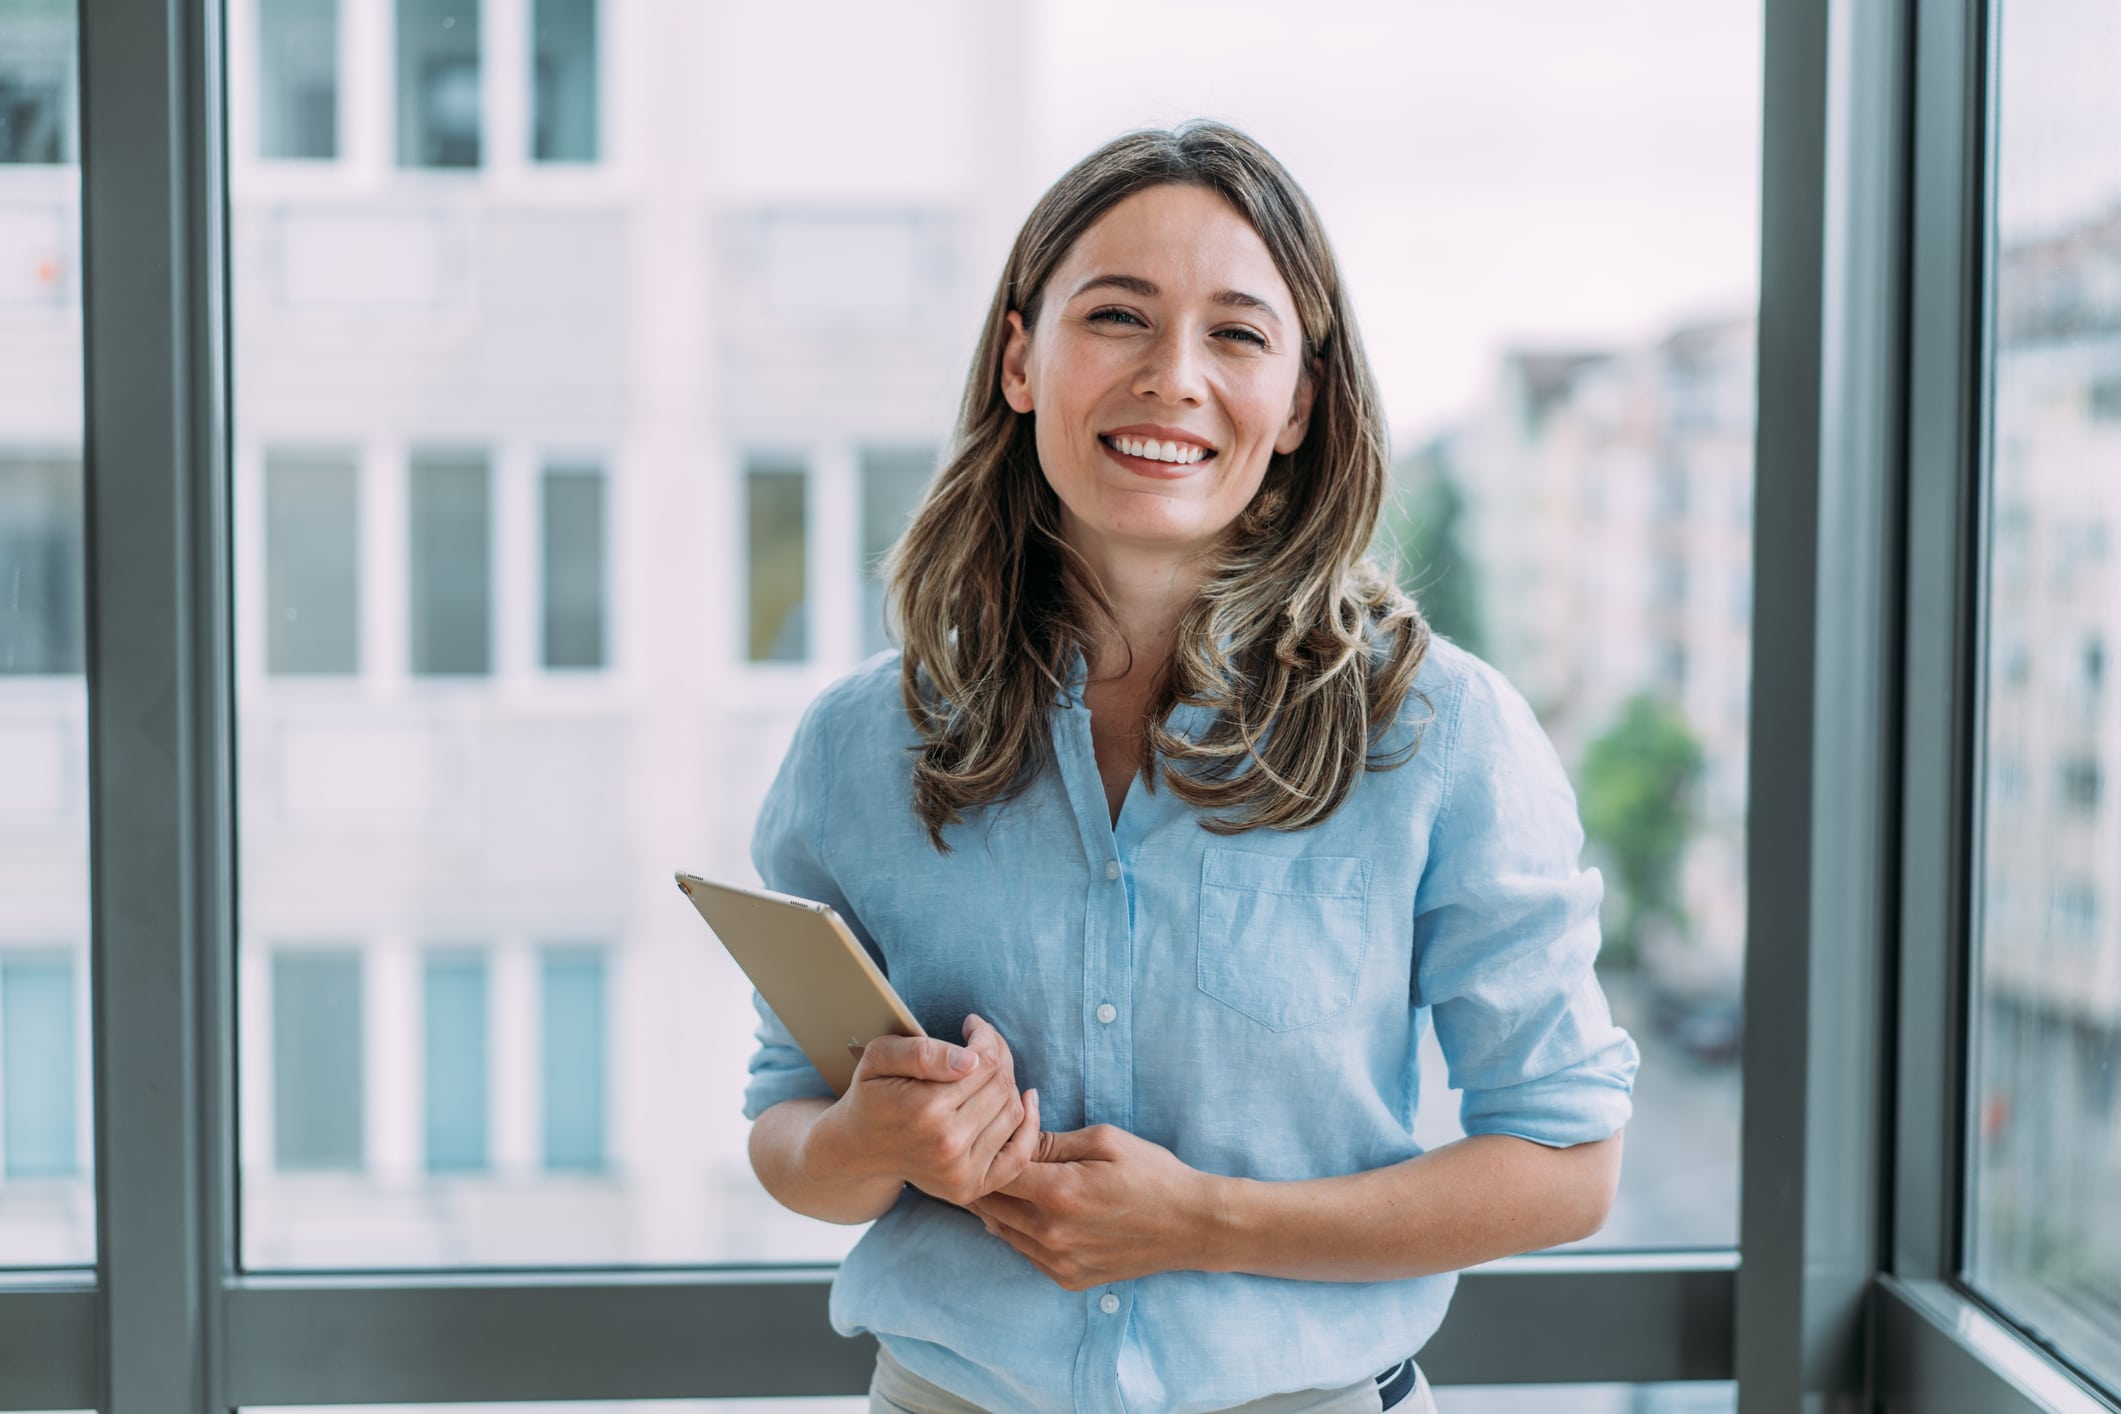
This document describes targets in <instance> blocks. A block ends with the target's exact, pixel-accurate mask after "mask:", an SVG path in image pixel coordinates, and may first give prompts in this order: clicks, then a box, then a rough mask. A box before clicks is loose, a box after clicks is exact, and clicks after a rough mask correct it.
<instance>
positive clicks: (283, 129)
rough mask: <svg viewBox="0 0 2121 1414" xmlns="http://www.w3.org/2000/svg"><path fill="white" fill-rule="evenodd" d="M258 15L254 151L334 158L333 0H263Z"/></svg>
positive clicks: (336, 67) (336, 108) (336, 92)
mask: <svg viewBox="0 0 2121 1414" xmlns="http://www.w3.org/2000/svg"><path fill="white" fill-rule="evenodd" d="M257 15H258V152H259V155H260V156H262V157H311V158H326V157H336V156H338V155H339V5H338V0H264V3H261V4H260V5H259V6H258V10H257Z"/></svg>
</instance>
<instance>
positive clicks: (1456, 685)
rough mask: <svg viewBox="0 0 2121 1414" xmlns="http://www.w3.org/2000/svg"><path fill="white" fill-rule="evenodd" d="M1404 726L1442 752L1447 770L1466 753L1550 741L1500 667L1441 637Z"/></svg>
mask: <svg viewBox="0 0 2121 1414" xmlns="http://www.w3.org/2000/svg"><path fill="white" fill-rule="evenodd" d="M1399 726H1400V728H1401V729H1402V730H1404V731H1407V732H1418V733H1420V734H1421V737H1422V749H1423V750H1429V749H1432V747H1433V749H1435V750H1436V751H1438V752H1439V753H1441V754H1442V755H1443V756H1444V757H1445V758H1446V760H1445V763H1444V764H1445V765H1446V767H1447V768H1448V767H1449V766H1451V765H1453V764H1455V758H1456V757H1458V756H1459V755H1461V754H1462V753H1464V752H1466V751H1475V752H1478V751H1489V750H1495V749H1497V748H1499V747H1501V746H1504V745H1509V744H1518V745H1522V744H1525V743H1527V742H1531V741H1535V740H1536V741H1544V740H1545V737H1546V734H1545V731H1544V729H1543V728H1541V727H1540V725H1539V719H1538V717H1537V715H1536V714H1535V713H1534V712H1533V711H1532V707H1531V704H1530V703H1529V702H1527V701H1526V700H1525V697H1524V694H1523V693H1522V692H1520V691H1518V690H1517V686H1516V684H1514V683H1512V682H1511V681H1510V680H1509V678H1508V677H1507V676H1506V675H1505V674H1504V673H1503V671H1502V670H1501V669H1500V668H1497V667H1496V666H1495V665H1494V664H1492V663H1490V662H1488V661H1487V660H1486V659H1484V658H1482V657H1481V656H1480V655H1479V654H1477V653H1474V652H1472V651H1471V650H1469V649H1466V648H1463V647H1460V646H1459V645H1458V644H1456V643H1453V642H1452V641H1451V640H1450V639H1448V638H1445V637H1443V636H1441V635H1431V637H1430V639H1429V646H1428V650H1427V652H1426V654H1425V655H1424V656H1423V658H1422V663H1421V668H1420V670H1419V671H1418V672H1416V674H1415V675H1414V684H1413V687H1412V688H1411V689H1410V690H1409V691H1408V693H1407V700H1406V702H1405V703H1404V704H1402V705H1401V707H1400V712H1399ZM1549 749H1551V748H1549Z"/></svg>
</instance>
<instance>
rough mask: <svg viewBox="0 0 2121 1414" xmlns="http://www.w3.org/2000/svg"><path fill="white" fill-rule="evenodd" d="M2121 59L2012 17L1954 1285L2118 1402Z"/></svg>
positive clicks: (2118, 22) (2065, 16) (2089, 10)
mask: <svg viewBox="0 0 2121 1414" xmlns="http://www.w3.org/2000/svg"><path fill="white" fill-rule="evenodd" d="M2116 46H2121V13H2117V12H2116V11H2115V10H2114V9H2113V8H2112V7H2110V6H2101V5H2093V4H2083V3H2064V2H2063V0H2029V3H2023V4H2012V5H2009V6H2006V7H2003V9H2002V11H2001V32H2000V39H1999V43H1998V51H1997V52H1998V56H1999V68H1998V70H1997V74H1996V95H1995V103H1996V105H1997V111H1996V127H1997V138H1996V148H1995V162H1996V169H1995V185H1994V191H1995V203H1996V206H1995V213H1994V214H1995V232H1996V235H1995V240H1996V244H1995V248H1994V251H1993V254H1992V256H1991V259H1992V262H1993V268H1992V285H1993V289H1994V292H1995V293H1994V299H1995V305H1994V309H1993V311H1992V313H1993V319H1992V328H1993V331H1994V334H1993V337H1994V346H1993V348H1992V349H1991V350H1990V358H1991V368H1992V379H1991V387H1992V397H1993V399H1994V401H1993V405H1992V406H1991V408H1990V409H1989V417H1990V429H1989V477H1988V488H1987V507H1986V515H1987V525H1986V531H1987V537H1988V565H1987V572H1986V573H1987V582H1986V585H1985V599H1984V603H1985V609H1986V614H1987V621H1988V622H1987V634H1986V637H1987V661H1986V664H1985V666H1984V669H1983V676H1984V693H1985V697H1986V701H1985V704H1984V713H1983V718H1982V728H1981V737H1980V741H1979V744H1978V745H1979V753H1980V754H1979V756H1978V758H1977V759H1978V760H1979V762H1980V774H1981V778H1982V781H1983V791H1982V813H1981V819H1980V821H1979V834H1978V838H1979V848H1980V852H1981V863H1980V868H1979V872H1978V875H1977V878H1978V882H1979V890H1980V892H1979V905H1978V912H1977V916H1978V918H1979V920H1980V921H1979V935H1978V943H1979V959H1980V961H1979V964H1978V966H1977V969H1976V973H1977V978H1976V996H1975V1006H1974V1011H1973V1023H1974V1040H1973V1045H1974V1053H1975V1060H1974V1065H1973V1074H1972V1083H1973V1085H1974V1087H1975V1093H1974V1094H1973V1095H1972V1096H1971V1097H1970V1113H1971V1116H1972V1121H1973V1122H1972V1124H1971V1125H1970V1130H1969V1132H1970V1135H1971V1153H1970V1155H1969V1162H1970V1164H1971V1168H1972V1175H1971V1183H1970V1200H1969V1204H1968V1211H1967V1229H1968V1230H1967V1263H1966V1274H1967V1276H1968V1279H1969V1280H1970V1281H1972V1282H1973V1283H1974V1284H1975V1285H1976V1286H1978V1287H1979V1288H1980V1289H1981V1290H1982V1292H1983V1294H1984V1295H1986V1296H1988V1297H1989V1298H1990V1299H1991V1300H1992V1301H1994V1302H1995V1303H1996V1304H1997V1306H1999V1307H2000V1308H2001V1309H2002V1310H2003V1311H2005V1312H2006V1313H2007V1314H2009V1315H2011V1316H2013V1317H2015V1318H2016V1319H2018V1320H2020V1321H2022V1322H2023V1323H2024V1324H2026V1325H2028V1326H2030V1327H2034V1328H2037V1330H2038V1331H2039V1333H2040V1336H2041V1338H2042V1343H2043V1344H2044V1345H2046V1346H2047V1347H2048V1348H2049V1349H2053V1350H2058V1351H2059V1352H2060V1353H2061V1354H2062V1355H2064V1356H2065V1357H2067V1358H2069V1359H2071V1360H2073V1361H2075V1362H2077V1363H2078V1364H2080V1365H2081V1366H2082V1367H2083V1368H2084V1369H2085V1370H2087V1371H2088V1372H2090V1373H2091V1374H2093V1375H2095V1376H2096V1377H2098V1378H2100V1379H2103V1380H2105V1381H2106V1382H2107V1383H2108V1384H2110V1385H2113V1386H2116V1387H2121V1222H2117V1221H2116V1220H2115V1213H2116V1209H2115V1206H2114V1195H2115V1194H2116V1193H2117V1192H2121V898H2117V896H2116V893H2115V880H2116V877H2117V876H2116V873H2115V869H2114V859H2115V853H2114V821H2115V819H2116V815H2115V801H2114V799H2113V794H2114V793H2113V792H2112V791H2111V790H2109V789H2107V782H2108V781H2109V780H2111V779H2112V778H2113V773H2114V771H2115V770H2116V768H2117V767H2121V694H2116V693H2115V692H2114V691H2113V684H2112V682H2111V681H2110V674H2109V672H2108V659H2109V654H2110V652H2111V646H2110V645H2111V644H2112V642H2113V641H2114V639H2115V636H2116V634H2117V633H2121V608H2117V606H2121V596H2117V591H2121V578H2117V576H2121V566H2117V564H2116V561H2115V549H2116V547H2115V541H2116V538H2117V536H2121V496H2117V492H2121V479H2117V477H2116V475H2115V473H2116V470H2117V469H2121V293H2117V292H2121V145H2117V139H2121V89H2116V88H2115V86H2114V84H2113V82H2112V66H2111V65H2110V64H2109V63H2107V62H2106V56H2107V55H2109V54H2111V53H2113V52H2114V51H2115V48H2116Z"/></svg>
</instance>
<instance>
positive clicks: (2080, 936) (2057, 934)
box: [2047, 879, 2099, 944]
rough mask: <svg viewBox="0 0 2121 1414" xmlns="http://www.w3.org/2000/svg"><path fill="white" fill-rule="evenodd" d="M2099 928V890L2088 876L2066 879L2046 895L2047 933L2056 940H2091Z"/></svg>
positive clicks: (2074, 942) (2070, 941) (2061, 941)
mask: <svg viewBox="0 0 2121 1414" xmlns="http://www.w3.org/2000/svg"><path fill="white" fill-rule="evenodd" d="M2098 931H2099V890H2098V889H2097V887H2095V886H2094V885H2093V884H2092V882H2091V881H2090V880H2088V879H2067V880H2063V881H2062V882H2059V883H2057V884H2055V885H2054V886H2053V887H2052V888H2050V889H2049V890H2048V896H2047V935H2048V937H2049V938H2051V939H2053V940H2054V941H2055V942H2058V943H2070V944H2083V943H2088V942H2091V941H2092V939H2093V938H2094V937H2096V936H2097V934H2098Z"/></svg>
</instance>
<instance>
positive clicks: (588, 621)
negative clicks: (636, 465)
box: [542, 467, 606, 668]
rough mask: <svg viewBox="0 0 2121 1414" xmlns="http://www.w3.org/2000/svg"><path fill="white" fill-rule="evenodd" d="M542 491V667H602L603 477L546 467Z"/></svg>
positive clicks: (582, 470)
mask: <svg viewBox="0 0 2121 1414" xmlns="http://www.w3.org/2000/svg"><path fill="white" fill-rule="evenodd" d="M542 485H543V487H544V497H543V502H542V505H543V519H544V542H543V549H544V563H545V597H544V609H545V616H544V617H545V622H544V653H545V666H546V667H548V668H601V667H603V666H604V664H605V656H604V655H605V652H606V649H605V645H604V619H605V608H604V603H605V580H604V576H605V571H604V544H605V530H604V473H603V472H602V471H600V470H598V469H597V468H595V467H548V468H546V470H545V474H544V478H543V481H542Z"/></svg>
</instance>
